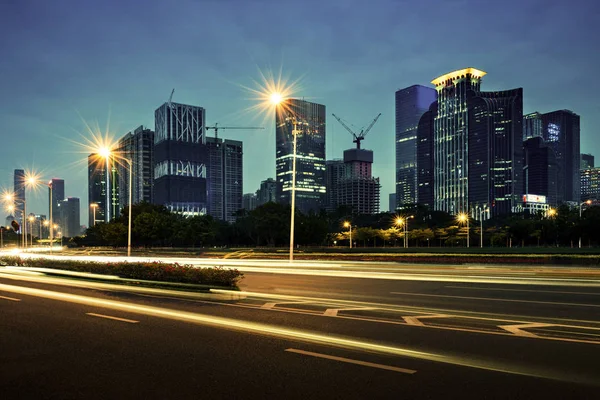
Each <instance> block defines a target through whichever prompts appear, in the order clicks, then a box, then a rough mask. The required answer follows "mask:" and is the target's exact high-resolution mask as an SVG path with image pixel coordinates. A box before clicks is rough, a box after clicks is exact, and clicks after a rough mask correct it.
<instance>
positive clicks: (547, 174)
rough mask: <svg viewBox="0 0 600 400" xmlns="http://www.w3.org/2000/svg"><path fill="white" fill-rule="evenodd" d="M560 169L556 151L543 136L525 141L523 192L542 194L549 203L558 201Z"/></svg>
mask: <svg viewBox="0 0 600 400" xmlns="http://www.w3.org/2000/svg"><path fill="white" fill-rule="evenodd" d="M557 180H558V170H557V165H556V156H555V155H554V151H553V150H552V149H551V148H550V147H549V146H548V145H547V144H546V142H545V141H544V139H543V138H542V137H541V136H534V137H531V138H529V139H527V140H526V141H525V142H524V143H523V184H524V186H523V194H524V195H525V196H528V195H530V194H531V195H541V196H544V197H545V198H546V202H547V204H549V205H551V206H556V205H557V204H558V203H557V202H558V191H557V187H558V182H557Z"/></svg>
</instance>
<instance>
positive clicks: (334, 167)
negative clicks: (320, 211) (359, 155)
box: [325, 159, 347, 212]
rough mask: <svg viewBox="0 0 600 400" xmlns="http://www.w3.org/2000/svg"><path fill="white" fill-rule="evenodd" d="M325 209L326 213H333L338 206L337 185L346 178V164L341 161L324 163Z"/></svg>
mask: <svg viewBox="0 0 600 400" xmlns="http://www.w3.org/2000/svg"><path fill="white" fill-rule="evenodd" d="M325 168H326V171H325V182H326V183H325V185H326V187H327V193H326V195H325V209H326V210H327V211H328V212H333V211H335V210H336V209H337V208H338V206H339V192H338V189H339V184H340V182H341V181H342V180H344V179H345V178H346V175H347V173H346V164H345V163H344V160H342V159H335V160H327V161H326V163H325Z"/></svg>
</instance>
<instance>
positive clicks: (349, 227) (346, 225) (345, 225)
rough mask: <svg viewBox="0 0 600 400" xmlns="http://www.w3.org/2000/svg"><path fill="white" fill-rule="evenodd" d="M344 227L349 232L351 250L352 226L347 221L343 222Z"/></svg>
mask: <svg viewBox="0 0 600 400" xmlns="http://www.w3.org/2000/svg"><path fill="white" fill-rule="evenodd" d="M344 227H345V228H348V229H349V231H350V248H352V224H351V223H350V222H348V221H346V222H344Z"/></svg>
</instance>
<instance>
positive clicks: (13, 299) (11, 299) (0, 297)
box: [0, 296, 21, 301]
mask: <svg viewBox="0 0 600 400" xmlns="http://www.w3.org/2000/svg"><path fill="white" fill-rule="evenodd" d="M0 299H4V300H10V301H21V299H15V298H14V297H6V296H0Z"/></svg>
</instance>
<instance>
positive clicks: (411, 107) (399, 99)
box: [396, 85, 437, 207]
mask: <svg viewBox="0 0 600 400" xmlns="http://www.w3.org/2000/svg"><path fill="white" fill-rule="evenodd" d="M436 96H437V93H436V91H435V89H433V88H430V87H426V86H421V85H413V86H410V87H407V88H405V89H400V90H398V91H397V92H396V206H397V207H403V206H405V205H410V204H414V203H417V201H418V200H417V128H418V125H419V120H420V119H421V117H422V116H423V114H424V113H425V112H426V111H427V110H429V106H431V104H432V103H433V102H434V101H435V100H436Z"/></svg>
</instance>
